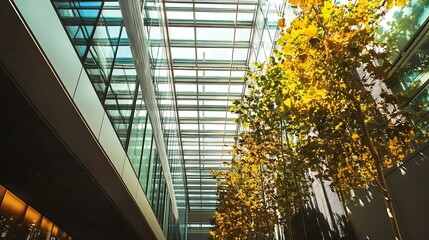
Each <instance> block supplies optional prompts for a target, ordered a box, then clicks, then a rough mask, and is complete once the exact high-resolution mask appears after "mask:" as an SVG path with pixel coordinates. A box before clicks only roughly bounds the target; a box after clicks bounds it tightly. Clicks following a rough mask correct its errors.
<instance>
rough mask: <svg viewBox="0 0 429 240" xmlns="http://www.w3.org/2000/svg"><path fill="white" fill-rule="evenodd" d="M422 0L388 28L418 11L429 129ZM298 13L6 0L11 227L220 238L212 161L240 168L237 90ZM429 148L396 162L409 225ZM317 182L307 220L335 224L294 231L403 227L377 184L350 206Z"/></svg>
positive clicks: (0, 19) (127, 1) (182, 1)
mask: <svg viewBox="0 0 429 240" xmlns="http://www.w3.org/2000/svg"><path fill="white" fill-rule="evenodd" d="M407 6H408V7H407V8H406V10H400V9H399V8H398V9H396V10H395V9H393V10H392V13H391V14H390V15H388V17H389V19H387V20H386V22H385V23H384V24H385V25H383V27H384V28H386V29H388V28H389V27H392V28H393V27H404V23H402V24H403V25H399V24H398V25H399V26H397V25H395V24H394V23H398V22H400V21H399V20H400V19H401V18H407V19H409V22H407V23H405V24H406V25H407V26H408V32H407V36H406V38H404V39H401V42H398V43H397V45H398V52H397V54H396V55H394V56H393V57H392V59H393V60H392V65H393V67H392V78H397V79H398V84H397V85H395V86H394V91H397V92H404V93H406V94H404V96H405V98H404V100H403V102H401V106H402V107H404V108H406V109H416V108H417V106H418V107H419V109H418V111H417V110H415V111H414V112H413V115H412V117H413V119H412V120H413V122H415V123H416V125H418V127H419V128H420V129H421V131H422V132H423V133H425V134H426V133H427V131H429V128H428V124H427V121H428V120H429V107H428V106H429V105H428V104H427V103H428V102H429V98H428V97H427V96H428V93H429V87H428V86H429V85H428V84H429V81H427V80H428V79H429V73H428V70H429V66H428V62H427V61H426V62H422V60H421V59H422V55H424V56H426V57H427V56H429V40H428V36H429V24H428V19H429V18H428V16H429V3H428V1H427V0H412V1H410V3H409V5H407ZM395 11H396V12H395ZM296 14H299V9H298V8H297V7H296V6H292V5H291V4H290V3H289V2H288V1H281V0H280V1H277V0H212V1H207V0H164V1H161V0H145V1H139V0H98V1H97V0H79V1H67V0H33V1H28V0H6V1H1V2H0V30H1V32H2V33H4V34H3V37H2V38H1V40H0V52H1V54H0V70H1V71H0V79H1V82H2V89H3V94H2V98H1V100H0V102H1V110H2V112H3V117H2V118H1V126H2V127H3V132H2V136H3V137H4V138H5V139H4V141H3V142H4V143H2V148H1V150H2V153H3V157H2V160H0V239H145V240H146V239H172V240H173V239H174V240H175V239H181V240H186V239H189V240H194V239H195V240H197V239H209V231H210V230H211V229H212V225H213V223H212V222H211V219H212V216H213V213H214V211H215V210H216V207H217V204H218V196H217V182H216V179H215V178H214V177H213V176H212V173H211V171H212V170H226V169H228V167H229V164H228V162H230V161H231V159H232V153H231V151H232V149H233V147H232V146H233V145H234V143H236V139H237V134H238V132H239V131H240V129H241V126H240V124H238V123H237V122H236V118H237V115H236V114H235V113H232V112H231V110H230V109H231V107H232V106H233V101H234V100H242V99H243V97H244V95H245V94H246V93H247V91H248V88H247V86H246V83H245V82H244V81H243V78H244V77H245V76H246V73H247V71H248V70H249V69H252V68H253V67H254V65H253V63H254V62H264V61H267V60H268V59H269V57H270V56H271V55H272V53H273V47H274V46H275V44H276V40H277V39H278V38H279V26H278V21H279V19H280V18H283V19H284V20H285V22H286V23H290V22H291V21H292V20H293V19H294V18H295V17H296ZM387 32H388V31H387ZM426 59H427V58H426ZM417 65H418V66H417ZM422 106H423V107H422ZM428 154H429V153H428V148H427V144H424V145H423V146H422V147H420V148H419V150H418V151H416V152H415V153H413V154H411V155H410V156H408V157H407V160H406V161H405V160H404V162H406V163H404V165H403V166H402V167H398V168H397V169H395V170H392V171H390V172H389V173H388V179H387V181H388V182H389V184H390V185H392V186H394V187H392V189H391V190H392V192H393V195H395V197H396V199H397V202H396V204H397V206H398V208H399V209H400V213H401V216H400V221H402V222H400V223H403V224H404V227H403V230H404V233H403V235H406V236H410V237H409V238H406V239H422V238H421V235H419V234H420V233H415V231H412V230H410V229H412V228H415V227H411V226H422V227H423V226H425V224H426V225H427V224H429V222H428V219H427V217H425V216H424V215H425V214H427V213H429V209H427V201H429V192H427V191H426V190H425V189H427V182H429V179H428V175H427V168H428V167H429V166H428V162H427V159H428ZM404 169H406V171H408V172H409V173H408V174H405V175H404V174H403V173H402V172H403V171H404ZM409 186H413V187H409ZM312 191H313V195H312V197H311V200H310V201H309V203H308V206H309V208H312V209H317V212H316V211H315V212H311V213H310V211H309V212H308V215H305V214H304V215H305V216H304V215H303V216H302V218H304V219H305V218H309V217H310V216H313V217H314V216H316V215H317V216H318V217H315V219H316V218H317V221H316V220H314V221H313V222H314V223H313V222H312V221H310V220H307V223H306V224H307V227H308V228H309V229H310V227H311V226H313V225H318V226H319V227H320V228H322V227H321V226H322V223H321V222H322V221H321V220H320V219H322V218H323V219H324V220H325V221H326V222H323V224H324V226H323V229H325V230H326V229H328V230H326V231H325V232H324V233H323V236H321V237H323V238H311V237H309V236H310V235H311V234H309V233H308V231H310V230H308V229H305V227H304V229H301V228H302V226H298V227H296V229H298V230H296V231H297V232H299V231H306V232H307V233H306V238H304V237H303V238H299V234H298V235H296V238H294V239H351V238H346V237H349V235H348V232H347V231H348V230H350V228H351V227H350V226H353V232H354V235H355V236H359V237H361V238H358V237H357V238H356V239H388V238H384V237H385V236H388V237H391V236H390V235H384V234H386V233H385V231H384V230H383V229H384V228H387V229H389V223H388V221H387V220H386V219H387V217H385V216H384V215H383V214H382V213H380V214H378V213H379V212H383V211H384V210H381V209H383V203H382V201H381V200H380V199H381V197H380V196H378V197H377V196H375V197H374V198H373V197H372V195H373V193H372V192H371V191H373V189H371V188H370V189H367V191H366V192H365V193H362V195H361V199H364V201H363V202H362V200H360V199H358V198H355V201H354V202H351V203H350V204H349V205H348V206H344V205H342V204H340V200H339V197H338V196H337V195H336V194H335V193H334V191H332V190H331V189H330V188H329V186H328V185H327V184H326V183H324V182H322V181H320V182H317V181H316V182H314V183H313V185H312ZM374 195H376V193H374ZM368 196H369V197H368ZM371 199H372V200H371ZM366 200H367V201H366ZM380 202H381V203H380ZM364 206H366V207H364ZM380 206H381V207H380ZM361 208H363V209H364V210H362V209H361ZM374 209H377V210H374ZM347 211H350V212H351V213H352V214H351V215H350V217H349V219H348V220H344V219H343V218H344V216H345V215H347ZM374 211H376V212H377V214H375V215H374V216H375V217H374V219H375V220H377V221H379V222H380V226H382V227H380V228H377V227H375V226H370V223H368V218H369V216H371V213H372V212H374ZM311 214H313V215H311ZM379 215H380V216H379ZM321 216H322V217H321ZM17 219H18V220H17ZM409 219H413V220H410V221H409ZM300 221H302V219H299V218H298V217H297V218H296V219H295V220H294V221H293V224H296V225H299V223H298V222H300ZM406 221H408V223H404V222H406ZM316 222H317V223H316ZM340 222H341V223H340ZM344 222H347V224H345V225H343V223H344ZM312 224H313V225H312ZM348 224H350V225H348ZM18 225H19V227H18ZM28 226H30V227H28ZM386 226H387V227H386ZM341 227H343V228H347V229H348V230H344V231H343V230H341V229H340V228H341ZM349 227H350V228H349ZM356 229H358V230H356ZM380 229H382V230H380ZM350 231H351V230H350ZM386 231H387V232H389V231H388V230H386ZM334 232H335V233H334ZM388 234H391V233H390V232H389V233H388ZM328 236H329V237H328ZM334 236H336V237H334ZM365 236H366V237H367V238H364V237H365ZM340 237H343V238H340ZM277 239H280V238H277ZM404 239H405V238H404Z"/></svg>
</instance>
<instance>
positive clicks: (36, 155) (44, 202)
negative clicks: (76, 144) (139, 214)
mask: <svg viewBox="0 0 429 240" xmlns="http://www.w3.org/2000/svg"><path fill="white" fill-rule="evenodd" d="M0 80H1V81H0V82H1V90H2V94H0V109H1V112H2V117H1V118H0V126H1V128H2V132H1V137H2V143H1V148H0V149H1V154H2V157H1V158H0V184H2V185H3V186H5V187H6V188H8V189H9V190H11V191H12V192H13V193H14V194H16V195H17V196H18V197H20V198H21V199H23V200H24V201H25V202H26V203H28V204H29V205H30V206H32V207H33V208H35V209H36V210H37V211H39V212H40V213H41V214H42V215H44V216H46V217H47V218H48V219H50V220H51V221H53V222H54V223H55V224H56V225H58V226H59V227H60V228H61V229H63V230H64V231H66V232H67V233H68V234H70V235H71V236H72V237H73V239H127V240H128V239H139V236H138V235H137V233H136V231H135V230H134V229H133V228H132V227H131V226H130V225H129V223H128V222H127V221H126V220H125V219H124V217H123V216H122V215H121V213H120V212H119V211H118V210H117V208H116V207H115V205H114V204H113V203H112V202H111V201H110V199H109V198H108V197H107V196H106V194H105V193H104V192H103V190H102V189H101V188H100V187H99V186H98V185H97V183H96V182H95V181H94V180H93V178H92V177H91V175H90V174H89V173H88V172H87V171H86V170H85V169H84V168H83V166H82V165H81V164H80V163H79V162H78V161H77V160H76V159H75V157H74V156H73V155H72V154H71V153H70V152H69V151H68V149H67V148H66V147H65V146H64V144H63V143H62V142H61V141H60V139H59V138H58V137H57V136H56V135H55V133H54V132H53V131H52V130H51V128H50V127H49V126H48V125H47V124H46V122H45V121H44V120H43V119H42V118H41V117H40V115H39V114H38V113H37V112H36V110H35V109H34V108H33V106H32V105H31V104H30V103H29V101H28V100H27V99H26V97H25V96H24V95H23V94H22V93H21V91H20V90H19V89H18V87H17V86H16V85H15V83H14V80H13V77H12V76H10V74H8V72H7V70H6V69H5V67H4V65H3V64H2V63H1V62H0ZM29 81H31V80H30V79H29ZM47 94H49V93H47Z"/></svg>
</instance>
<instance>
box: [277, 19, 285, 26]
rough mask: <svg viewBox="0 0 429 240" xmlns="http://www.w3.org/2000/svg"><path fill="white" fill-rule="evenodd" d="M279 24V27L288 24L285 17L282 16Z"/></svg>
mask: <svg viewBox="0 0 429 240" xmlns="http://www.w3.org/2000/svg"><path fill="white" fill-rule="evenodd" d="M277 25H279V28H284V27H285V26H286V23H285V18H280V19H279V20H278V21H277Z"/></svg>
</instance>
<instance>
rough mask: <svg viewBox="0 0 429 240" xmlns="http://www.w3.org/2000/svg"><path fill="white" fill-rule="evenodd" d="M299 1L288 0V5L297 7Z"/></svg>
mask: <svg viewBox="0 0 429 240" xmlns="http://www.w3.org/2000/svg"><path fill="white" fill-rule="evenodd" d="M299 1H300V0H289V3H290V4H291V5H292V6H296V5H298V3H299Z"/></svg>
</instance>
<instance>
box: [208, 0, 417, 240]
mask: <svg viewBox="0 0 429 240" xmlns="http://www.w3.org/2000/svg"><path fill="white" fill-rule="evenodd" d="M290 4H292V5H297V6H299V8H300V9H301V11H300V12H299V13H298V15H297V17H296V19H295V20H293V21H292V22H291V23H290V25H288V24H287V23H286V22H285V19H284V18H281V19H280V20H279V21H278V25H279V28H280V31H281V32H280V37H279V39H278V40H277V45H276V48H275V49H274V55H273V56H272V57H271V58H270V59H269V61H268V62H267V63H256V64H255V66H254V68H253V69H252V70H251V71H249V72H248V74H247V76H246V79H245V80H246V83H247V85H248V91H247V94H246V96H245V98H244V99H243V100H236V101H234V107H233V108H232V109H231V111H233V112H235V113H237V114H238V115H239V117H238V119H237V122H239V123H241V125H242V132H241V133H240V135H239V136H238V138H237V143H236V145H235V146H234V150H233V154H234V158H233V160H232V161H231V163H230V170H228V171H214V172H213V173H214V176H215V177H216V179H217V180H218V196H219V206H218V209H217V211H216V212H215V215H214V226H215V227H214V229H213V231H212V232H211V236H212V238H213V239H273V232H274V229H275V228H276V227H279V226H281V227H283V228H284V229H286V228H287V227H286V225H287V222H288V221H290V219H291V218H292V217H293V216H294V215H295V214H296V213H297V212H298V211H299V209H300V207H301V206H302V205H303V204H304V203H305V200H306V198H307V196H308V194H309V193H308V189H309V185H310V184H311V181H312V180H311V178H310V176H309V173H310V172H311V173H312V175H313V176H316V177H317V178H320V179H324V180H326V181H329V182H331V186H332V189H334V190H336V191H342V192H344V193H347V192H349V190H351V189H360V188H366V187H368V186H369V185H370V184H372V185H374V186H376V187H377V188H378V189H379V190H380V192H382V193H383V194H384V196H385V198H386V199H387V200H386V206H387V208H391V205H389V204H391V203H390V202H389V201H391V199H390V195H389V193H388V192H387V188H386V183H385V182H384V177H383V176H382V175H383V171H384V170H385V169H388V168H392V167H394V166H398V165H400V164H401V161H402V160H403V159H404V157H405V156H406V155H407V154H409V153H410V152H412V151H413V141H412V139H413V135H414V130H413V128H412V125H411V123H410V121H409V120H408V118H407V116H406V115H405V114H404V113H402V112H401V111H399V110H398V108H397V105H396V102H395V96H394V95H393V94H392V93H391V91H389V89H388V88H387V87H386V85H385V84H384V82H385V81H386V79H387V75H386V72H387V71H386V70H387V69H388V68H389V67H390V63H389V61H388V60H387V58H388V54H387V52H386V46H383V45H382V43H380V42H378V41H377V40H375V37H374V34H375V32H376V30H377V26H378V24H379V21H380V20H381V19H382V17H383V16H384V14H385V13H386V11H387V10H388V9H389V8H391V7H392V6H393V5H397V6H404V5H405V1H396V2H395V1H393V0H389V1H381V0H374V1H370V0H357V1H348V2H347V3H346V4H341V5H336V4H333V3H332V2H331V1H322V0H290ZM392 211H393V210H392ZM394 231H395V236H397V237H398V235H399V236H400V234H399V233H398V231H397V230H394ZM398 239H400V237H398Z"/></svg>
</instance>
